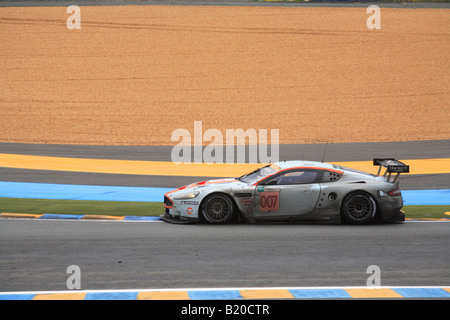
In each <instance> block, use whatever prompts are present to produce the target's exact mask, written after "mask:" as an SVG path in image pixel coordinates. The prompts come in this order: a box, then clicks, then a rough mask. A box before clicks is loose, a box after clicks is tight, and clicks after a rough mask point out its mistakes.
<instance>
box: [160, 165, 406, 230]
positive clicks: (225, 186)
mask: <svg viewBox="0 0 450 320" xmlns="http://www.w3.org/2000/svg"><path fill="white" fill-rule="evenodd" d="M373 164H374V165H375V166H379V169H378V174H376V175H374V174H370V173H367V172H362V171H358V170H354V169H351V168H346V167H341V166H339V165H336V164H330V163H323V162H314V161H282V162H277V163H273V164H269V165H265V166H263V167H261V168H259V169H257V170H255V171H253V172H250V173H248V174H245V175H243V176H241V177H238V178H226V179H214V180H208V181H202V182H197V183H192V184H190V185H187V186H184V187H181V188H178V189H175V190H172V191H170V192H167V193H166V194H165V195H164V207H165V213H164V214H163V215H161V218H162V219H163V220H164V221H167V222H171V223H192V222H194V223H198V222H205V223H210V224H224V223H228V222H231V221H245V222H249V223H255V222H315V223H319V222H324V223H330V224H339V223H347V224H368V223H371V222H375V221H404V220H405V215H404V213H403V212H402V211H401V208H402V206H403V199H402V194H401V191H400V188H399V179H398V178H399V175H400V173H403V172H409V166H408V165H405V164H404V163H402V162H400V161H398V160H395V159H393V158H375V159H373ZM382 168H385V172H384V174H383V175H381V174H380V173H381V170H382Z"/></svg>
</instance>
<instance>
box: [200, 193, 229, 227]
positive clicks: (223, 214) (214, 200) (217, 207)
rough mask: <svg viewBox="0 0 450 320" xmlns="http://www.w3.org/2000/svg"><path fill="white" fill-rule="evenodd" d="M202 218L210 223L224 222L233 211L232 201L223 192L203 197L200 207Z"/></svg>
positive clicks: (227, 220)
mask: <svg viewBox="0 0 450 320" xmlns="http://www.w3.org/2000/svg"><path fill="white" fill-rule="evenodd" d="M200 210H201V213H202V217H203V218H204V220H205V221H206V222H208V223H211V224H224V223H227V222H229V221H230V220H231V218H232V217H233V213H234V206H233V201H232V200H231V199H230V197H228V196H227V195H225V194H212V195H209V196H208V197H206V198H205V200H204V201H203V203H202V206H201V208H200Z"/></svg>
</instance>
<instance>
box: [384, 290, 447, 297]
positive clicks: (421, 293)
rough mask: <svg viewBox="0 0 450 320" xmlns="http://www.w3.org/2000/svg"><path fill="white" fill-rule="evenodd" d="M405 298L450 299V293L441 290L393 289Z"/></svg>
mask: <svg viewBox="0 0 450 320" xmlns="http://www.w3.org/2000/svg"><path fill="white" fill-rule="evenodd" d="M392 289H393V290H394V291H396V292H397V293H398V294H400V295H402V296H403V297H405V298H450V292H447V291H445V290H444V289H441V288H392Z"/></svg>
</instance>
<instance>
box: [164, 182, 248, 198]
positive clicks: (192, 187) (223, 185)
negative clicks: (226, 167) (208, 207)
mask: <svg viewBox="0 0 450 320" xmlns="http://www.w3.org/2000/svg"><path fill="white" fill-rule="evenodd" d="M244 186H248V184H247V183H243V182H241V181H239V180H237V179H236V178H223V179H212V180H206V181H200V182H195V183H191V184H189V185H186V186H183V187H180V188H177V189H174V190H172V191H170V192H168V193H167V194H170V195H171V196H172V195H176V194H177V193H178V194H180V193H183V192H188V191H200V192H202V191H206V190H208V191H209V190H211V188H214V189H216V190H223V189H230V188H238V187H241V188H242V187H244Z"/></svg>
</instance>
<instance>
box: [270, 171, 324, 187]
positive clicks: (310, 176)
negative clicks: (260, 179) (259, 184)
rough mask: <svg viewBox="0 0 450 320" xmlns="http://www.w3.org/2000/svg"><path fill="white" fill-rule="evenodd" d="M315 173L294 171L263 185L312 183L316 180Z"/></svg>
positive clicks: (316, 173)
mask: <svg viewBox="0 0 450 320" xmlns="http://www.w3.org/2000/svg"><path fill="white" fill-rule="evenodd" d="M317 175H318V172H317V171H295V172H288V173H285V174H282V175H279V176H277V177H275V178H273V179H270V180H269V181H266V182H265V183H264V184H265V185H290V184H305V183H314V182H315V181H316V180H317Z"/></svg>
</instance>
